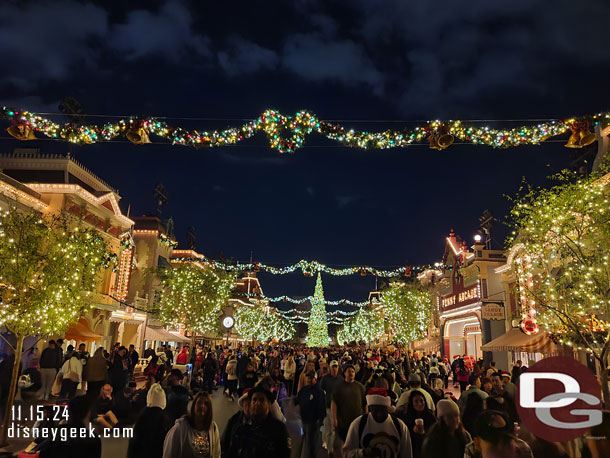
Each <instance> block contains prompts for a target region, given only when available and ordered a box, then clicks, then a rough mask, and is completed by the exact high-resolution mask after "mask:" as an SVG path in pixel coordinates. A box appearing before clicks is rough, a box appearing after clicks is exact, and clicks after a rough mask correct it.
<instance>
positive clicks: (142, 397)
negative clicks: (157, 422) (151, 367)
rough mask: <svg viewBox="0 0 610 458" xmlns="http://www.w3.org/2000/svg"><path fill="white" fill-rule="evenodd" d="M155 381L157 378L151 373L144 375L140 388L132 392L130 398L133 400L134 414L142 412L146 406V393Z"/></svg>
mask: <svg viewBox="0 0 610 458" xmlns="http://www.w3.org/2000/svg"><path fill="white" fill-rule="evenodd" d="M130 383H133V382H130ZM155 383H157V380H156V379H155V377H154V376H152V375H149V376H147V377H146V382H144V386H143V387H142V388H140V389H136V390H135V392H134V393H133V396H132V398H131V399H132V401H133V410H134V412H135V414H136V415H138V414H140V412H142V411H143V410H144V409H145V408H146V406H147V399H148V393H149V391H150V388H151V387H152V386H153V385H154V384H155ZM164 408H165V407H164Z"/></svg>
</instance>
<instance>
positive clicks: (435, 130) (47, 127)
mask: <svg viewBox="0 0 610 458" xmlns="http://www.w3.org/2000/svg"><path fill="white" fill-rule="evenodd" d="M0 116H2V117H3V118H5V119H8V120H10V121H11V122H12V123H13V125H16V126H22V127H27V128H28V129H33V130H34V131H35V132H39V133H42V134H44V135H46V136H47V137H50V138H52V139H57V140H63V141H68V142H71V143H77V144H91V143H97V142H100V141H110V140H112V139H115V138H117V137H119V136H125V137H128V138H129V137H130V136H129V135H128V134H129V133H132V132H134V131H137V132H138V135H137V136H136V138H142V137H145V138H147V137H148V135H149V134H152V135H156V136H158V137H162V138H164V139H166V140H168V141H171V142H172V144H174V145H183V146H193V147H196V148H203V147H220V146H229V145H235V144H237V143H239V142H241V141H243V140H245V139H249V138H251V137H253V136H254V135H255V134H256V133H257V132H263V133H265V135H266V136H267V139H268V141H269V146H270V147H271V148H273V149H275V150H277V151H279V152H280V153H293V152H294V151H296V150H297V149H299V148H301V147H302V146H303V145H304V143H305V137H306V136H307V135H310V134H312V133H317V134H319V135H323V136H325V137H327V138H329V139H331V140H335V141H337V142H339V143H341V144H342V145H344V146H348V147H357V148H363V149H387V148H404V147H406V146H409V145H413V144H419V143H423V142H425V141H426V140H427V139H428V138H437V137H438V136H439V135H451V136H453V137H455V138H457V139H459V140H461V141H464V142H470V143H474V144H480V145H487V146H491V147H494V148H509V147H514V146H519V145H538V144H540V143H542V142H544V141H545V140H547V139H549V138H550V137H554V136H556V135H562V134H565V133H566V132H568V131H570V128H571V127H572V126H573V125H575V124H578V125H580V124H581V123H582V122H585V121H586V120H587V119H593V120H594V122H595V123H598V122H600V121H604V122H605V121H607V120H608V118H609V117H610V115H609V114H608V113H599V114H596V115H592V116H588V117H583V118H578V119H576V118H573V119H567V120H553V121H549V122H544V123H539V124H535V125H524V126H520V127H515V128H512V129H493V128H491V127H488V126H479V127H477V126H473V125H467V124H463V123H462V121H451V120H450V121H440V120H434V121H429V122H427V123H425V124H423V125H421V126H417V127H415V128H413V129H403V130H392V129H389V130H385V131H383V132H366V131H355V130H353V129H348V128H346V127H344V126H342V125H338V124H333V123H330V122H326V121H322V120H320V119H318V118H317V116H316V115H315V114H313V113H310V112H308V111H299V112H297V113H296V114H295V115H294V116H285V115H283V114H281V113H280V112H278V111H276V110H266V111H265V112H264V113H263V114H262V115H260V116H259V117H258V118H257V119H255V120H252V121H249V122H247V123H245V124H243V125H242V126H240V127H231V128H228V129H225V130H215V131H211V132H205V131H204V132H199V131H197V130H187V129H184V128H182V127H173V126H170V125H168V124H167V123H166V122H165V121H161V120H159V119H155V118H137V117H131V118H129V119H121V120H119V121H117V122H114V123H106V124H104V125H102V126H98V125H81V126H76V127H75V126H72V124H70V123H66V124H58V123H56V122H54V121H52V120H50V119H48V118H45V117H42V116H39V115H36V114H34V113H30V112H28V111H25V110H15V109H12V108H7V107H3V108H2V111H1V112H0ZM140 132H141V133H140ZM142 134H144V135H142ZM131 138H133V137H131ZM131 138H130V139H131ZM137 143H147V141H146V140H141V141H137Z"/></svg>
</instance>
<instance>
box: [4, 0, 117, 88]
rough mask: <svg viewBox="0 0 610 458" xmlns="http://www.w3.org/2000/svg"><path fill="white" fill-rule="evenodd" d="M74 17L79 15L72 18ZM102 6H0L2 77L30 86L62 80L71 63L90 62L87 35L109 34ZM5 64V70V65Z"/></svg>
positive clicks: (91, 55) (92, 58)
mask: <svg viewBox="0 0 610 458" xmlns="http://www.w3.org/2000/svg"><path fill="white" fill-rule="evenodd" d="M75 18H78V20H75ZM106 19H107V13H106V11H105V10H104V9H103V8H100V7H97V6H94V5H91V4H82V3H78V2H75V1H54V2H44V3H40V4H29V5H25V6H24V5H20V6H11V5H3V6H2V8H0V57H1V58H2V66H3V68H4V69H5V71H3V72H2V73H3V75H2V76H1V78H2V81H3V82H4V83H8V84H11V85H14V86H16V87H18V88H21V89H23V90H26V91H34V90H35V87H36V82H37V81H39V80H46V79H51V80H62V79H65V78H67V77H68V76H70V73H71V70H72V68H73V66H74V65H76V64H78V65H79V66H81V68H88V67H91V66H92V65H93V64H94V62H95V60H96V52H95V51H94V50H93V49H92V48H91V46H90V41H91V40H96V39H103V38H105V37H106V36H107V34H108V24H107V21H106ZM6 69H10V71H6Z"/></svg>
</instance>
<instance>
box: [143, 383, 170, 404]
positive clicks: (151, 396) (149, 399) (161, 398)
mask: <svg viewBox="0 0 610 458" xmlns="http://www.w3.org/2000/svg"><path fill="white" fill-rule="evenodd" d="M166 402H167V400H166V397H165V391H163V388H161V385H159V384H158V383H153V385H152V386H151V387H150V389H149V390H148V394H147V395H146V406H147V407H160V408H161V409H165V404H166Z"/></svg>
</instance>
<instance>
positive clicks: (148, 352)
mask: <svg viewBox="0 0 610 458" xmlns="http://www.w3.org/2000/svg"><path fill="white" fill-rule="evenodd" d="M155 354H156V353H155V350H153V347H152V346H151V345H149V346H148V348H147V349H146V350H144V358H146V359H148V358H150V357H152V356H153V355H155Z"/></svg>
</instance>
